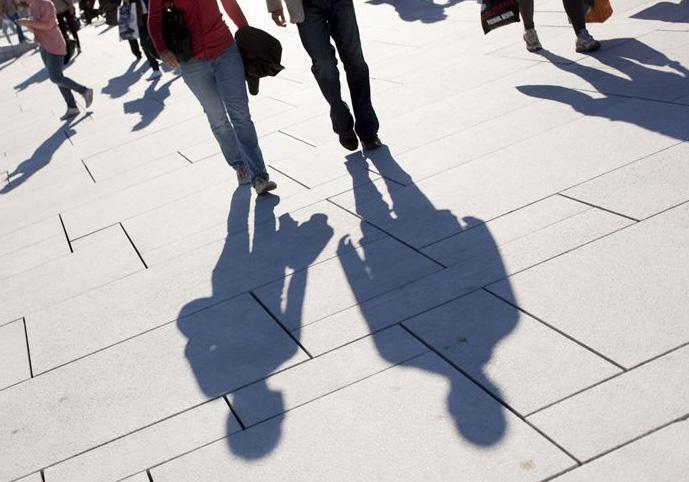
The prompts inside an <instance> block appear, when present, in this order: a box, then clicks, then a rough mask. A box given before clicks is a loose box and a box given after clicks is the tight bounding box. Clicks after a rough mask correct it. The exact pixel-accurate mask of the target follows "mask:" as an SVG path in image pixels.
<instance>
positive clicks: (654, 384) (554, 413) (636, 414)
mask: <svg viewBox="0 0 689 482" xmlns="http://www.w3.org/2000/svg"><path fill="white" fill-rule="evenodd" d="M688 356H689V349H687V348H686V347H684V348H682V349H679V350H677V351H674V352H672V353H670V354H668V355H665V356H663V357H661V358H658V359H656V360H653V361H651V362H649V363H647V364H645V365H643V366H641V367H639V368H636V369H634V370H631V371H629V372H628V373H625V374H623V375H620V376H619V377H617V378H614V379H612V380H609V381H607V382H605V383H603V384H602V385H599V386H597V387H594V388H592V389H590V390H587V391H585V392H583V393H580V394H578V395H576V396H574V397H572V398H570V399H568V400H565V401H563V402H560V403H558V404H556V405H553V406H552V407H549V408H546V409H545V410H543V411H541V412H538V413H536V414H534V415H532V416H531V417H529V421H530V422H531V423H533V424H534V425H535V426H536V427H538V428H539V429H540V430H542V431H543V432H544V433H545V434H547V435H549V436H550V437H552V438H553V440H555V441H556V442H557V443H559V444H561V445H562V446H563V447H564V448H565V449H566V450H568V451H569V452H570V453H572V454H573V455H574V456H575V457H577V458H578V459H579V460H582V461H586V460H589V459H591V458H593V457H595V456H597V455H601V454H603V453H605V452H607V451H610V450H612V449H615V448H617V447H619V446H620V445H622V444H624V443H625V442H628V441H631V440H634V439H635V438H637V437H641V436H642V435H645V434H647V433H648V432H649V431H651V430H654V429H657V428H660V427H662V426H663V425H665V424H668V423H670V422H672V421H674V420H676V419H678V418H681V417H685V416H687V414H689V410H687V398H688V397H689V387H688V386H687V380H688V379H689V378H688V373H687V370H688V367H689V363H687V359H688ZM666 449H667V447H666Z"/></svg>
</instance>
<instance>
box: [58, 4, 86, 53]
mask: <svg viewBox="0 0 689 482" xmlns="http://www.w3.org/2000/svg"><path fill="white" fill-rule="evenodd" d="M57 25H58V27H60V32H62V36H63V37H64V38H65V42H67V41H68V40H69V39H68V37H67V32H68V31H69V33H70V34H71V35H72V38H73V39H74V40H75V41H76V42H77V48H78V49H79V50H81V43H80V42H79V34H78V33H77V32H78V31H79V25H78V24H77V18H76V17H75V16H74V14H73V13H72V12H70V11H69V10H67V11H66V12H62V13H58V14H57Z"/></svg>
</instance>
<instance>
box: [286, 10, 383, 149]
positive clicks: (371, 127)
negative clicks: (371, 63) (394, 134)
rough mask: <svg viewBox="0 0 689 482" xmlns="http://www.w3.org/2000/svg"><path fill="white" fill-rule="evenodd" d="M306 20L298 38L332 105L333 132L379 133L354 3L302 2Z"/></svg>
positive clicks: (317, 79) (368, 135) (366, 134)
mask: <svg viewBox="0 0 689 482" xmlns="http://www.w3.org/2000/svg"><path fill="white" fill-rule="evenodd" d="M303 2H304V13H305V15H306V18H305V19H304V21H303V22H302V23H299V24H297V28H298V29H299V37H300V38H301V43H302V44H303V45H304V48H305V49H306V52H307V53H308V54H309V57H311V63H312V67H311V71H312V72H313V75H314V77H316V81H317V82H318V86H319V87H320V89H321V92H322V93H323V96H324V97H325V100H327V101H328V104H330V119H331V120H332V124H333V130H334V131H335V132H336V133H338V134H342V133H344V132H349V131H351V130H352V128H354V130H355V131H356V133H357V134H358V135H359V137H361V138H363V139H367V138H371V137H374V136H375V135H376V134H377V133H378V118H377V117H376V112H375V111H374V110H373V105H371V84H370V81H369V73H368V65H367V64H366V61H365V60H364V53H363V51H362V50H361V39H360V38H359V27H358V25H357V22H356V14H355V13H354V4H353V3H352V0H303ZM331 37H332V39H333V40H334V41H335V45H336V46H337V51H338V53H339V54H340V59H341V60H342V63H343V64H344V69H345V72H346V73H347V84H348V85H349V93H350V94H351V97H352V104H353V107H354V117H356V123H355V122H354V121H353V119H352V114H350V112H349V108H348V107H347V104H345V102H344V101H343V100H342V94H341V92H340V72H339V71H338V70H337V58H336V57H335V48H334V47H333V46H332V44H331V43H330V38H331Z"/></svg>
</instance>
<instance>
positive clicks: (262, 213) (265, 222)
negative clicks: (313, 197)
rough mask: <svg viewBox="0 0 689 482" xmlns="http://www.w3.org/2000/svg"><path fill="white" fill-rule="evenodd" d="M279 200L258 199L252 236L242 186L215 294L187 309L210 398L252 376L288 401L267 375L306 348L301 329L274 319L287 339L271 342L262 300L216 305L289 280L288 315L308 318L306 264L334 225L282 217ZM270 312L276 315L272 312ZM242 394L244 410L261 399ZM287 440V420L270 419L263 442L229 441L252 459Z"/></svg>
mask: <svg viewBox="0 0 689 482" xmlns="http://www.w3.org/2000/svg"><path fill="white" fill-rule="evenodd" d="M278 202H279V198H278V197H276V196H260V197H258V198H257V199H256V202H255V206H254V229H253V236H251V234H250V230H249V229H248V228H249V226H248V219H249V210H250V206H251V191H250V189H249V188H248V187H240V188H238V189H237V190H236V191H235V193H234V194H233V196H232V201H231V205H230V212H229V215H228V220H227V231H228V236H227V238H226V240H225V244H224V246H223V250H222V253H221V255H220V257H219V258H218V261H217V264H216V266H215V268H214V269H213V274H212V278H211V286H212V294H211V296H210V297H208V298H200V299H197V300H194V301H192V302H190V303H188V304H187V305H185V306H184V307H183V308H182V310H181V312H180V313H179V318H178V321H177V327H178V328H179V330H180V331H181V332H182V333H183V334H184V335H185V336H186V338H187V344H186V348H185V356H186V357H187V360H188V361H189V365H190V366H191V369H192V371H193V373H194V375H195V377H196V381H197V383H198V385H199V388H200V389H201V390H202V392H203V393H204V394H205V395H206V396H208V397H209V398H214V397H219V396H221V395H223V394H226V393H228V392H230V391H233V390H235V389H236V388H238V386H237V380H244V381H245V382H246V383H252V387H253V388H254V392H253V393H254V394H255V390H260V391H262V392H263V395H262V396H261V397H260V398H261V399H262V400H263V401H265V402H266V403H271V404H272V405H273V406H278V407H279V406H283V398H282V394H281V393H280V392H278V391H274V390H272V389H271V388H270V387H268V385H267V383H266V381H265V379H266V378H267V377H268V376H270V375H271V374H272V373H273V372H275V371H276V370H277V369H278V368H279V367H280V366H281V365H283V364H284V363H285V362H286V361H288V360H290V359H291V358H292V357H293V356H294V355H295V354H296V353H297V352H298V350H299V349H300V348H299V344H298V343H297V342H296V341H298V339H299V336H300V334H299V332H298V331H296V332H292V333H291V335H288V334H287V330H284V329H283V328H282V327H281V326H280V324H279V322H278V321H276V320H275V319H273V320H272V321H271V324H272V323H275V324H276V325H275V326H272V328H274V329H272V328H271V329H272V333H273V334H275V332H280V333H281V334H284V338H280V339H279V340H276V339H275V337H273V338H271V340H272V341H270V340H269V341H268V343H270V346H266V343H267V341H266V338H265V336H266V326H265V324H264V325H261V324H260V323H258V322H255V321H252V320H253V318H252V316H255V315H251V313H255V310H256V309H261V308H260V306H261V305H260V304H259V303H258V302H257V301H255V299H254V301H250V303H249V307H250V308H245V309H231V310H229V309H228V310H226V311H223V310H222V309H213V306H215V305H221V304H222V303H223V302H224V301H227V299H228V295H229V294H230V293H232V292H233V291H234V292H235V294H238V293H242V292H243V293H246V292H247V291H250V290H251V289H253V288H256V287H258V286H260V285H262V284H265V283H268V282H271V281H275V280H280V279H283V280H285V283H288V285H286V286H285V289H284V290H283V293H281V294H280V295H278V296H282V303H281V306H282V307H283V310H284V313H286V314H288V315H290V316H300V314H301V312H302V307H303V303H304V293H305V288H306V284H307V271H306V269H305V268H306V267H308V266H309V265H310V264H312V263H313V261H314V260H315V259H316V258H317V257H318V255H319V254H320V252H321V251H322V250H323V248H324V247H325V246H326V245H327V243H328V241H329V240H330V239H331V238H332V236H333V229H332V228H331V227H330V226H329V225H328V220H327V216H325V215H324V214H314V215H313V216H311V218H310V219H309V220H307V221H305V222H303V223H297V222H296V221H295V220H294V219H293V218H292V217H291V216H290V215H289V214H283V215H282V216H280V217H279V219H278V218H276V217H275V214H274V210H275V207H276V205H277V204H278ZM287 270H294V274H293V275H292V276H290V277H289V278H286V277H285V276H286V272H287ZM242 296H247V295H246V294H245V295H242ZM235 299H236V298H235ZM209 307H210V308H209ZM265 315H266V316H268V315H267V312H266V313H265ZM281 336H283V335H281ZM289 336H291V337H292V339H289ZM247 373H250V375H247ZM247 376H250V379H249V380H247ZM242 394H243V392H242V391H241V390H240V391H239V392H237V393H235V394H233V395H231V397H232V405H233V407H234V408H236V409H238V411H239V412H240V413H241V412H242V410H243V408H245V407H246V406H247V405H251V404H253V403H254V402H253V399H252V400H245V399H244V398H243V395H242ZM249 408H250V407H249ZM279 411H282V410H279ZM227 424H228V427H227V433H228V435H229V434H230V433H231V429H232V427H233V425H234V422H233V418H232V417H231V416H229V417H228V420H227ZM280 437H281V425H279V424H266V431H265V432H264V433H263V437H262V438H261V443H260V444H243V443H238V442H237V441H236V440H235V438H234V437H228V438H227V443H228V445H229V448H230V450H231V451H233V452H234V453H236V454H237V455H239V456H240V457H242V458H245V459H250V460H251V459H257V458H260V457H263V456H265V455H266V454H268V453H270V452H271V451H272V450H273V449H274V448H275V447H276V446H277V444H278V442H279V440H280Z"/></svg>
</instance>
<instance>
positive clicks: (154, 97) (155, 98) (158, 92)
mask: <svg viewBox="0 0 689 482" xmlns="http://www.w3.org/2000/svg"><path fill="white" fill-rule="evenodd" d="M180 77H181V76H179V75H177V76H175V77H173V78H172V79H170V80H168V81H167V82H163V83H162V84H160V86H158V84H159V82H160V81H159V79H156V80H153V81H151V82H150V83H149V85H148V87H146V90H145V91H144V95H143V97H141V98H140V99H136V100H130V101H128V102H125V103H124V104H123V107H124V112H125V114H134V113H138V114H139V115H140V116H141V120H139V122H137V123H136V124H135V125H134V126H133V127H132V132H134V131H139V130H142V129H145V128H146V127H148V126H149V125H151V124H152V123H153V121H154V120H156V119H157V118H158V116H159V115H160V114H161V113H162V112H163V109H165V99H167V98H168V97H170V86H171V85H172V83H173V82H175V81H176V80H177V79H179V78H180Z"/></svg>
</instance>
